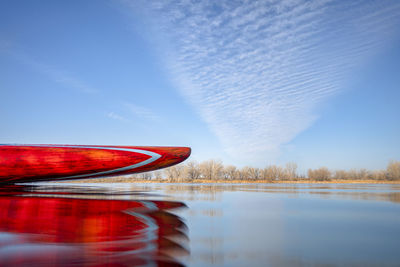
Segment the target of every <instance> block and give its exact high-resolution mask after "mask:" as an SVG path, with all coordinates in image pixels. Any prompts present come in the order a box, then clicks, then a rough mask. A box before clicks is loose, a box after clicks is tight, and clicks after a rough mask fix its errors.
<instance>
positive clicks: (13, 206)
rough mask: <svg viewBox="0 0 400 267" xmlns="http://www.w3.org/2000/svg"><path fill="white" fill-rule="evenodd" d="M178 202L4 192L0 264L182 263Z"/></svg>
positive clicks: (114, 264) (183, 250)
mask: <svg viewBox="0 0 400 267" xmlns="http://www.w3.org/2000/svg"><path fill="white" fill-rule="evenodd" d="M183 206H184V204H183V203H180V202H168V201H131V200H129V201H124V200H104V199H103V200H100V199H76V198H50V197H32V196H30V197H23V196H0V207H1V209H0V232H1V233H0V263H1V265H15V266H20V265H41V264H43V265H60V266H70V265H77V266H137V265H145V266H147V265H153V264H155V265H159V266H160V265H161V266H163V265H172V266H174V265H178V266H179V265H180V264H179V263H178V262H176V261H175V260H174V259H173V257H172V256H171V255H174V254H172V253H174V252H175V253H182V252H183V253H185V252H186V250H185V249H184V248H183V247H182V246H180V245H179V244H177V243H175V242H173V241H171V240H169V239H168V238H167V237H169V236H177V237H184V238H186V236H185V234H184V233H183V232H182V229H183V228H185V225H184V223H183V222H182V220H181V219H180V218H179V217H178V216H176V215H174V214H171V213H168V212H167V211H166V209H171V208H178V207H183Z"/></svg>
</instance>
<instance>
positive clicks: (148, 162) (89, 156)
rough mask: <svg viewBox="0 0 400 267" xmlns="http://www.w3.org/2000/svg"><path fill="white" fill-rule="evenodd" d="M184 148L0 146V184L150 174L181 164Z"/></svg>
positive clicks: (186, 151) (184, 157) (186, 155)
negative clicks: (148, 172)
mask: <svg viewBox="0 0 400 267" xmlns="http://www.w3.org/2000/svg"><path fill="white" fill-rule="evenodd" d="M189 155H190V148H188V147H136V146H84V145H0V183H14V182H33V181H46V180H47V181H48V180H67V179H83V178H92V177H102V176H115V175H124V174H132V173H138V172H145V171H152V170H157V169H160V168H165V167H169V166H172V165H174V164H177V163H180V162H182V161H184V160H185V159H186V158H187V157H189Z"/></svg>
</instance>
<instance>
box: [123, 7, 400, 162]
mask: <svg viewBox="0 0 400 267" xmlns="http://www.w3.org/2000/svg"><path fill="white" fill-rule="evenodd" d="M128 3H129V4H130V5H131V6H132V7H134V8H135V9H137V8H138V6H139V4H138V1H132V2H128ZM141 6H142V7H143V13H144V14H147V17H148V19H149V22H150V23H151V25H152V27H153V28H155V29H158V33H159V34H161V35H163V38H166V39H167V40H169V42H170V44H169V45H168V46H167V47H169V48H170V49H168V51H166V54H165V55H166V60H165V62H166V64H167V67H168V68H169V70H170V72H171V78H172V79H173V81H174V82H175V83H176V84H177V87H178V88H179V90H180V92H181V93H182V94H183V95H184V96H185V97H187V99H188V100H189V102H190V103H191V104H192V105H193V106H194V107H195V109H196V110H197V111H198V112H199V114H200V115H201V116H202V118H203V119H204V120H205V121H206V122H207V123H208V125H209V126H210V128H211V129H212V131H213V132H214V133H215V134H216V136H217V137H218V138H219V140H220V141H221V143H222V144H223V146H224V148H225V149H226V151H227V152H228V153H229V154H230V155H232V156H234V157H238V158H240V157H242V156H243V155H246V156H248V155H249V154H253V155H256V156H265V155H267V154H271V153H272V154H276V153H277V151H279V147H280V146H281V145H283V144H285V143H288V142H290V141H291V140H293V138H294V137H296V136H297V135H298V134H299V133H300V132H302V131H304V130H305V129H307V128H308V127H309V126H310V125H312V123H313V122H314V121H315V119H316V118H317V117H318V116H317V115H316V114H315V110H316V109H315V108H316V107H317V106H318V105H321V103H323V102H324V100H326V99H328V98H329V97H330V96H332V95H334V94H336V93H337V92H338V91H340V90H341V89H342V88H343V87H344V84H345V83H346V80H347V79H348V78H349V76H350V75H351V74H352V73H353V72H354V71H355V70H357V68H359V67H360V66H362V65H363V64H364V63H365V62H367V61H368V59H369V58H371V57H372V56H374V55H375V54H376V53H377V52H378V51H380V50H381V49H382V48H383V47H384V45H385V44H386V43H387V41H388V40H390V39H391V38H392V37H393V36H394V33H395V32H396V26H399V24H398V22H399V14H400V2H399V1H383V2H382V1H329V0H325V1H321V0H319V1H306V0H293V1H287V0H285V1H275V0H271V1H231V0H226V1H211V0H210V1H196V2H193V1H186V0H182V1H172V0H171V1H166V0H160V1H143V2H142V3H141ZM157 38H158V39H157V40H159V38H160V37H157Z"/></svg>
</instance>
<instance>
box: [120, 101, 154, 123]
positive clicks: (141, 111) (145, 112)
mask: <svg viewBox="0 0 400 267" xmlns="http://www.w3.org/2000/svg"><path fill="white" fill-rule="evenodd" d="M124 106H125V107H126V108H127V109H128V110H129V111H130V112H131V113H132V114H133V115H134V116H135V117H137V118H141V119H145V120H158V119H159V116H158V115H157V114H156V113H154V112H153V111H152V110H151V109H149V108H146V107H143V106H139V105H136V104H133V103H124Z"/></svg>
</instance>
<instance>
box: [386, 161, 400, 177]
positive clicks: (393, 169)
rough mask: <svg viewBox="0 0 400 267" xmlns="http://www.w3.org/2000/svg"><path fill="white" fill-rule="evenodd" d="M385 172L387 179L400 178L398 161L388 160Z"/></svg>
mask: <svg viewBox="0 0 400 267" xmlns="http://www.w3.org/2000/svg"><path fill="white" fill-rule="evenodd" d="M386 172H387V179H388V180H400V161H394V160H392V161H391V162H389V164H388V166H387V168H386Z"/></svg>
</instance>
